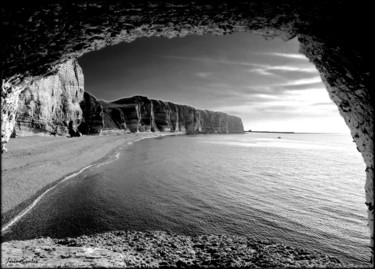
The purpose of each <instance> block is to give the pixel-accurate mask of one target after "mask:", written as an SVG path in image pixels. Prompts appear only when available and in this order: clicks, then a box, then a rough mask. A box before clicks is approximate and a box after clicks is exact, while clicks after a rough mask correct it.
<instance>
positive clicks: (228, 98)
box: [78, 33, 350, 133]
mask: <svg viewBox="0 0 375 269" xmlns="http://www.w3.org/2000/svg"><path fill="white" fill-rule="evenodd" d="M78 62H79V64H80V65H81V67H82V69H83V73H84V77H85V90H86V91H87V92H89V93H91V94H93V95H94V96H95V97H97V98H98V99H102V100H106V101H113V100H117V99H120V98H123V97H130V96H134V95H143V96H148V97H149V98H152V99H160V100H164V101H171V102H173V103H176V104H185V105H190V106H193V107H196V108H198V109H207V110H213V111H222V112H225V113H228V114H231V115H235V116H239V117H240V118H241V119H242V122H243V124H244V128H245V130H249V129H251V130H253V131H292V132H318V133H319V132H322V133H350V131H349V128H348V127H347V126H346V124H345V122H344V119H343V118H342V117H341V116H340V114H339V112H338V109H337V107H336V105H335V104H334V103H333V102H332V101H331V100H330V98H329V95H328V92H327V90H326V88H325V86H324V84H323V82H322V81H321V78H320V75H319V73H318V71H317V69H316V68H315V66H314V65H313V64H312V63H310V62H309V60H308V59H307V58H306V57H305V56H304V55H303V54H300V53H299V42H298V40H297V39H292V40H290V41H287V42H285V41H283V40H281V39H278V38H275V39H272V40H266V39H264V38H263V37H262V36H259V35H254V34H249V33H236V34H231V35H225V36H213V35H204V36H187V37H182V38H180V37H179V38H172V39H166V38H161V37H151V38H139V39H136V40H135V41H133V42H131V43H121V44H118V45H115V46H111V47H106V48H104V49H101V50H98V51H95V52H90V53H88V54H85V55H83V56H82V57H80V58H79V59H78Z"/></svg>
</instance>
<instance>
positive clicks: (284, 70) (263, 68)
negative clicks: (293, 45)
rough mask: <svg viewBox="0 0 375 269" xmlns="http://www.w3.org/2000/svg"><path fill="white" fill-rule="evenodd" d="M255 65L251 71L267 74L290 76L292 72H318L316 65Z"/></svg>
mask: <svg viewBox="0 0 375 269" xmlns="http://www.w3.org/2000/svg"><path fill="white" fill-rule="evenodd" d="M252 65H253V66H254V67H253V68H251V69H249V72H253V73H256V74H260V75H266V76H279V77H284V76H289V75H290V74H291V73H295V74H297V75H298V74H301V73H307V74H317V73H318V71H317V70H316V68H315V67H314V66H298V65H264V64H263V65H261V64H252Z"/></svg>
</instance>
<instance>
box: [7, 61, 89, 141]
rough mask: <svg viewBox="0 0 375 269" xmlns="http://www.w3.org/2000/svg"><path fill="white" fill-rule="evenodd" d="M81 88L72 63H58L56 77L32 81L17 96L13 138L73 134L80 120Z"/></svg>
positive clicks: (80, 75) (80, 78) (81, 80)
mask: <svg viewBox="0 0 375 269" xmlns="http://www.w3.org/2000/svg"><path fill="white" fill-rule="evenodd" d="M83 88H84V78H83V73H82V69H81V67H80V66H79V65H78V63H77V61H76V60H70V61H67V62H66V63H64V64H62V65H61V66H60V68H59V69H58V71H57V73H56V74H53V75H51V76H48V77H44V78H37V77H36V78H33V81H32V82H31V83H30V85H29V86H28V87H26V88H25V89H24V90H23V91H22V92H21V93H20V94H19V97H18V108H17V113H16V124H15V126H14V130H13V136H15V135H16V136H27V135H35V134H46V135H49V134H56V135H73V136H74V135H76V132H77V130H76V128H77V127H78V125H80V124H81V120H82V109H81V106H80V102H81V101H82V100H83V94H84V90H83Z"/></svg>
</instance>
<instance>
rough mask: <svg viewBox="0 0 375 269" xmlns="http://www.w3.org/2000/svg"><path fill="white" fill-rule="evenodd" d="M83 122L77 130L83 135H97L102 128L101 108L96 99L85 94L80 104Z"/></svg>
mask: <svg viewBox="0 0 375 269" xmlns="http://www.w3.org/2000/svg"><path fill="white" fill-rule="evenodd" d="M80 106H81V109H82V112H83V120H82V122H81V124H80V125H79V126H78V130H79V131H80V132H81V133H83V134H98V133H100V132H101V130H102V129H103V127H104V119H103V107H102V105H101V104H100V103H98V102H97V100H96V98H95V97H94V96H92V95H90V94H88V93H87V92H85V93H84V94H83V100H82V102H81V103H80Z"/></svg>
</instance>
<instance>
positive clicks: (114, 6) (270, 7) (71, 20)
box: [0, 0, 374, 253]
mask: <svg viewBox="0 0 375 269" xmlns="http://www.w3.org/2000/svg"><path fill="white" fill-rule="evenodd" d="M18 2H19V1H18V0H14V1H11V3H6V4H3V7H2V8H1V17H2V29H3V38H2V41H1V43H0V44H1V51H2V68H1V78H2V87H1V88H2V89H1V148H2V150H3V149H5V145H6V142H7V141H8V139H9V137H10V134H11V132H12V129H13V126H14V112H15V109H16V103H17V99H18V94H19V92H20V91H21V90H22V89H25V88H26V87H27V86H28V85H29V84H30V83H32V81H33V78H35V77H41V76H45V75H49V74H52V73H54V72H55V71H56V68H57V66H58V65H59V64H60V63H63V62H65V61H67V60H69V59H71V58H76V57H79V56H81V55H83V54H84V53H87V52H89V51H92V50H97V49H100V48H103V47H105V46H109V45H114V44H117V43H119V42H131V41H133V40H134V39H136V38H138V37H149V36H163V37H168V38H171V37H178V36H185V35H190V34H198V35H201V34H207V33H210V34H219V35H223V34H229V33H233V32H253V33H259V34H262V35H263V36H265V37H266V38H272V37H275V36H279V37H281V38H283V39H284V40H288V39H290V38H293V37H296V36H297V37H298V40H299V41H300V43H301V49H300V50H301V52H302V53H304V54H305V55H306V56H307V57H308V58H309V59H310V61H311V62H313V63H314V64H315V66H316V67H317V69H318V70H319V72H320V74H321V77H322V79H323V82H324V83H325V85H326V87H327V90H328V92H329V95H330V97H331V99H332V100H333V101H334V102H335V104H336V105H337V106H338V108H339V111H340V114H341V115H342V117H343V118H344V120H345V122H346V124H347V125H348V127H349V128H350V130H351V134H352V137H353V139H354V141H355V143H356V145H357V148H358V150H359V151H360V152H361V154H362V156H363V159H364V161H365V163H366V167H367V168H366V176H367V178H366V185H365V191H366V205H367V208H368V223H369V227H370V235H371V248H372V253H373V250H374V240H373V234H374V232H373V225H374V223H373V220H374V195H373V194H374V189H373V181H374V154H373V152H374V146H373V145H374V144H373V139H374V136H373V134H374V130H373V122H374V108H373V106H372V101H374V92H371V91H370V60H369V59H368V55H370V53H369V51H370V45H369V43H370V42H367V40H366V37H367V36H368V32H369V27H370V22H369V18H370V13H369V12H370V10H371V9H370V6H368V5H365V4H364V3H361V4H360V3H352V2H351V1H347V2H344V1H340V0H332V1H324V0H315V1H308V2H307V1H304V3H301V2H300V1H294V0H283V1H272V0H247V1H246V0H242V1H229V0H227V1H224V0H221V1H220V0H219V1H208V0H200V1H189V0H174V1H173V0H169V1H158V0H149V1H145V2H143V1H135V0H130V1H126V2H125V1H121V0H108V1H104V0H94V1H82V0H76V1H43V0H38V1H30V2H28V3H22V4H21V2H20V3H18Z"/></svg>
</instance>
